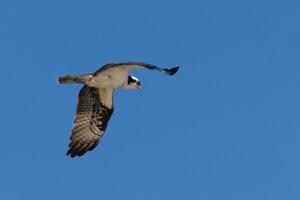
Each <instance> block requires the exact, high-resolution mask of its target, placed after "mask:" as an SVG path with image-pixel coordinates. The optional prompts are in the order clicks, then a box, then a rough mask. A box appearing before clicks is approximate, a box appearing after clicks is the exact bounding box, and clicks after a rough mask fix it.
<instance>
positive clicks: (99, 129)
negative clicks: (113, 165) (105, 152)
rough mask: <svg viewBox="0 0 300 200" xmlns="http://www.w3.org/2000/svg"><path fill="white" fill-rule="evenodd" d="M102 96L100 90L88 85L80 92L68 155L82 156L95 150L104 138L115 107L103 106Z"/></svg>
mask: <svg viewBox="0 0 300 200" xmlns="http://www.w3.org/2000/svg"><path fill="white" fill-rule="evenodd" d="M100 95H101V94H100V92H99V90H98V89H96V88H92V87H89V86H87V85H85V86H84V87H83V88H82V89H81V90H80V93H79V97H78V105H77V113H76V117H75V120H74V122H73V128H72V134H71V137H70V140H71V141H70V144H69V150H68V152H67V155H70V156H71V157H75V156H82V155H83V154H85V153H86V152H87V151H91V150H92V149H94V148H95V147H96V146H97V144H98V143H99V141H100V139H101V138H102V136H103V134H104V131H105V129H106V126H107V123H108V121H109V119H110V117H111V115H112V113H113V107H112V108H107V107H106V106H104V105H103V104H101V102H100ZM111 99H112V97H111Z"/></svg>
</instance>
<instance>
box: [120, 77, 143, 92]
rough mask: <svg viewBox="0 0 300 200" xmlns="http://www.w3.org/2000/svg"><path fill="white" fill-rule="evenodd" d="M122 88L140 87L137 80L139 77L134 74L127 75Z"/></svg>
mask: <svg viewBox="0 0 300 200" xmlns="http://www.w3.org/2000/svg"><path fill="white" fill-rule="evenodd" d="M122 88H124V89H141V88H142V84H141V82H140V81H139V79H137V78H136V77H134V76H130V75H129V76H128V79H127V82H126V83H125V84H124V85H123V86H122Z"/></svg>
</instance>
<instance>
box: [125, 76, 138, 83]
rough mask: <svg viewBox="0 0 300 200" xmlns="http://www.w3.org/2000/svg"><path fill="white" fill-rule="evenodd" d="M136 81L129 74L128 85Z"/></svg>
mask: <svg viewBox="0 0 300 200" xmlns="http://www.w3.org/2000/svg"><path fill="white" fill-rule="evenodd" d="M134 82H136V81H135V80H134V79H133V78H132V77H131V76H128V80H127V83H128V85H129V84H130V83H134Z"/></svg>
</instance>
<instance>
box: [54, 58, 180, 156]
mask: <svg viewBox="0 0 300 200" xmlns="http://www.w3.org/2000/svg"><path fill="white" fill-rule="evenodd" d="M137 68H146V69H154V70H159V71H161V72H163V73H165V74H168V75H173V74H175V73H176V72H177V70H178V67H174V68H171V69H162V68H159V67H156V66H154V65H150V64H145V63H140V62H125V63H111V64H107V65H104V66H103V67H102V68H100V69H98V70H97V71H96V72H95V73H93V74H84V75H78V76H70V75H67V76H61V77H59V78H58V82H59V83H60V84H67V83H80V84H84V86H83V88H82V89H81V90H80V93H79V97H78V105H77V113H76V117H75V119H74V122H73V127H72V133H71V137H70V140H71V142H70V144H69V150H68V152H67V155H70V156H71V157H74V156H81V155H83V154H85V153H86V152H87V151H90V150H92V149H94V148H95V147H96V145H97V144H98V143H99V141H100V139H101V137H102V136H103V134H104V131H105V129H106V127H107V124H108V121H109V119H110V117H111V115H112V113H113V110H114V106H113V91H114V89H118V88H122V89H139V88H141V83H140V81H139V80H138V79H137V78H135V77H133V76H130V75H128V72H129V71H130V70H132V69H137Z"/></svg>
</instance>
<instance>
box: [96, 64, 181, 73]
mask: <svg viewBox="0 0 300 200" xmlns="http://www.w3.org/2000/svg"><path fill="white" fill-rule="evenodd" d="M112 67H125V68H126V69H127V70H128V71H129V70H132V69H138V68H146V69H151V70H158V71H160V72H162V73H164V74H167V75H170V76H171V75H174V74H175V73H176V72H177V71H178V69H179V66H176V67H173V68H160V67H157V66H155V65H151V64H147V63H143V62H120V63H109V64H106V65H104V66H103V67H101V68H100V69H98V70H97V71H96V72H95V73H94V75H97V74H98V73H100V72H103V71H105V70H108V69H110V68H112Z"/></svg>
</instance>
